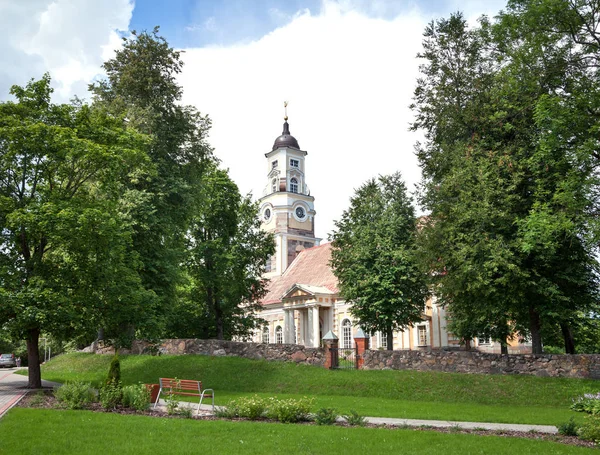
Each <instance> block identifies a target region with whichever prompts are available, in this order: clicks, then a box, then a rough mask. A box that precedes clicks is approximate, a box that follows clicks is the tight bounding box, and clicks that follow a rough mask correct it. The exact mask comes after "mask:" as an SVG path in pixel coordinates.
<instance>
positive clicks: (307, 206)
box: [259, 103, 321, 278]
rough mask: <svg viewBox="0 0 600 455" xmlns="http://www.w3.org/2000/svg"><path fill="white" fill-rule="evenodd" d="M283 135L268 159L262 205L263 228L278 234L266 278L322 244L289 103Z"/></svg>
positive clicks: (304, 156) (266, 154)
mask: <svg viewBox="0 0 600 455" xmlns="http://www.w3.org/2000/svg"><path fill="white" fill-rule="evenodd" d="M284 106H285V107H286V113H285V116H284V123H283V132H282V133H281V136H279V137H278V138H277V139H275V143H274V144H273V148H272V149H271V151H270V152H268V153H265V157H266V158H267V186H266V187H265V190H264V192H263V197H262V198H261V199H260V200H259V202H260V215H261V217H262V227H263V229H264V230H265V231H268V232H273V233H274V234H275V244H276V253H275V255H274V256H273V257H272V258H271V261H270V262H269V263H268V264H267V269H266V273H265V275H264V276H265V277H266V278H269V277H274V276H278V275H281V274H282V273H283V272H285V269H287V268H288V266H289V265H290V264H291V263H292V261H293V260H294V258H295V257H296V256H297V255H298V253H300V251H302V250H303V249H305V248H310V247H313V246H315V245H318V244H319V241H320V240H321V239H318V238H316V237H315V214H316V212H315V207H314V201H315V198H314V197H312V196H311V195H310V191H309V189H308V185H307V184H306V173H305V169H306V166H305V164H306V155H307V153H306V152H305V151H303V150H300V146H299V145H298V141H297V140H296V138H295V137H294V136H292V135H291V134H290V126H289V124H288V122H287V121H288V117H287V103H284Z"/></svg>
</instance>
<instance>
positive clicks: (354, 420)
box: [344, 411, 367, 427]
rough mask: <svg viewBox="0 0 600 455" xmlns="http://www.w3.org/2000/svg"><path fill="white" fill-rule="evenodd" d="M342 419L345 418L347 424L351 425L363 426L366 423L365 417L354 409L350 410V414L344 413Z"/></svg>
mask: <svg viewBox="0 0 600 455" xmlns="http://www.w3.org/2000/svg"><path fill="white" fill-rule="evenodd" d="M344 419H346V422H347V423H348V425H352V426H359V427H364V426H365V425H366V424H367V421H366V419H365V417H364V416H361V415H360V414H359V413H358V412H356V411H350V414H348V415H345V416H344Z"/></svg>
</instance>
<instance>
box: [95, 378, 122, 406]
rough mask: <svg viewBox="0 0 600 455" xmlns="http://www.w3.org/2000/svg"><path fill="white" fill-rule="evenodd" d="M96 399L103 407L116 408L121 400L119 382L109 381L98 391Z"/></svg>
mask: <svg viewBox="0 0 600 455" xmlns="http://www.w3.org/2000/svg"><path fill="white" fill-rule="evenodd" d="M98 399H99V401H100V404H101V405H102V407H103V408H104V409H116V407H117V406H118V405H120V404H121V403H122V402H123V387H122V385H121V383H120V382H114V381H110V382H107V383H106V384H104V385H103V386H102V387H101V388H100V390H99V391H98Z"/></svg>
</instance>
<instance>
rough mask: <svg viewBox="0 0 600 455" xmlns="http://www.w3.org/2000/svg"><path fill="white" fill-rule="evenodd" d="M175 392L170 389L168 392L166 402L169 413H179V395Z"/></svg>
mask: <svg viewBox="0 0 600 455" xmlns="http://www.w3.org/2000/svg"><path fill="white" fill-rule="evenodd" d="M173 392H174V391H173V390H169V391H167V393H166V395H167V398H166V399H165V402H166V403H167V414H168V415H175V414H177V412H178V409H179V398H178V395H177V394H175V393H173Z"/></svg>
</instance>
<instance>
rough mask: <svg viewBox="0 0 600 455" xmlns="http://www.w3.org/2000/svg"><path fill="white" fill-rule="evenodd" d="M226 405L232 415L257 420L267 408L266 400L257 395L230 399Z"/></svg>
mask: <svg viewBox="0 0 600 455" xmlns="http://www.w3.org/2000/svg"><path fill="white" fill-rule="evenodd" d="M227 407H228V409H229V412H230V413H231V414H232V415H233V416H234V417H243V418H246V419H250V420H257V419H260V418H261V417H264V415H265V413H266V410H267V400H265V399H263V398H261V397H259V396H258V395H254V396H253V397H241V398H238V399H237V400H233V401H231V402H230V403H229V405H228V406H227Z"/></svg>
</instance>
